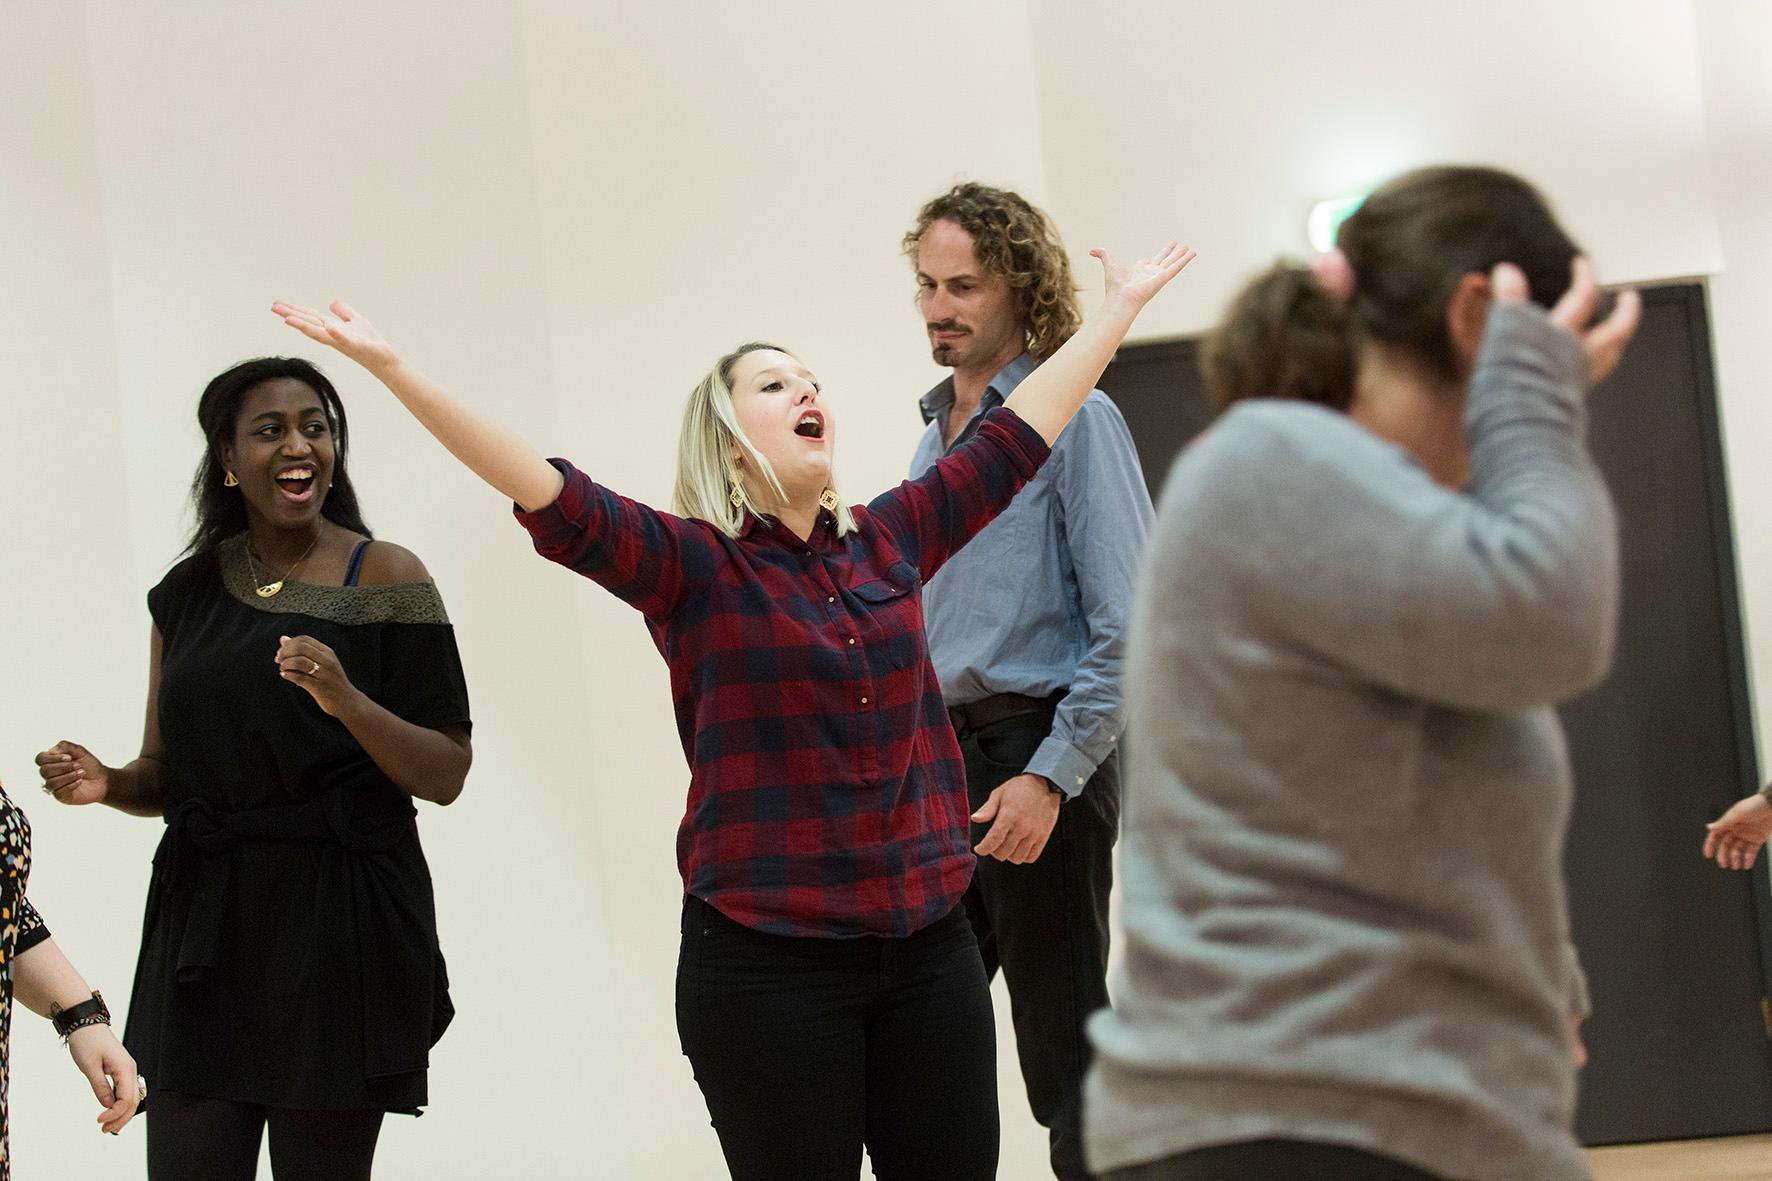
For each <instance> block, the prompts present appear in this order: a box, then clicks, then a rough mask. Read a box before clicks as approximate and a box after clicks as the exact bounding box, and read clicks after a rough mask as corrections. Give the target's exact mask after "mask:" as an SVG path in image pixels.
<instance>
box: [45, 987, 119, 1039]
mask: <svg viewBox="0 0 1772 1181" xmlns="http://www.w3.org/2000/svg"><path fill="white" fill-rule="evenodd" d="M49 1020H50V1022H51V1023H52V1024H53V1025H54V1026H55V1032H56V1033H57V1034H58V1035H59V1036H60V1037H61V1039H62V1041H64V1042H65V1041H67V1040H68V1035H69V1034H71V1033H73V1032H74V1031H75V1030H76V1029H85V1028H86V1027H87V1026H88V1025H109V1024H110V1023H111V1010H110V1009H109V1008H108V1007H106V1005H105V998H104V997H103V996H101V995H99V994H98V993H97V992H96V991H95V992H94V993H93V994H92V999H90V1000H84V1001H81V1002H80V1003H79V1004H77V1005H69V1006H68V1007H67V1008H65V1009H64V1008H62V1007H61V1006H60V1005H51V1006H49Z"/></svg>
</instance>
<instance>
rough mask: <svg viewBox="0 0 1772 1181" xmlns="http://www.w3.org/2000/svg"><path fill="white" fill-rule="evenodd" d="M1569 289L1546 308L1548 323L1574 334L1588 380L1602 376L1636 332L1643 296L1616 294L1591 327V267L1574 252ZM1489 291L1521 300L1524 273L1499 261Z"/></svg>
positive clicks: (1499, 298) (1595, 291) (1594, 300)
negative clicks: (1604, 314)
mask: <svg viewBox="0 0 1772 1181" xmlns="http://www.w3.org/2000/svg"><path fill="white" fill-rule="evenodd" d="M1570 276H1571V277H1570V282H1569V290H1567V291H1565V292H1564V293H1563V298H1562V299H1559V300H1558V301H1557V306H1556V307H1554V308H1552V309H1551V311H1550V319H1551V323H1553V324H1555V325H1556V326H1557V327H1559V328H1562V329H1563V330H1565V331H1567V332H1570V333H1572V334H1574V336H1575V339H1576V340H1579V341H1580V342H1581V347H1582V348H1583V349H1585V350H1587V379H1588V381H1589V382H1590V383H1592V384H1598V383H1599V382H1602V381H1604V380H1606V377H1607V376H1608V375H1609V374H1610V373H1611V372H1612V371H1613V370H1614V369H1616V368H1618V362H1619V359H1620V358H1621V357H1623V356H1624V346H1625V345H1627V344H1629V343H1630V338H1631V337H1632V336H1633V335H1635V334H1636V331H1637V322H1638V321H1639V320H1641V319H1642V316H1643V300H1642V297H1641V296H1639V295H1638V294H1637V293H1636V292H1635V291H1626V292H1625V293H1624V294H1622V295H1620V296H1619V297H1618V303H1617V305H1616V306H1614V307H1613V309H1612V314H1611V315H1609V316H1607V317H1606V318H1605V319H1604V320H1601V321H1600V322H1599V323H1598V324H1595V325H1593V326H1592V327H1591V328H1590V327H1589V326H1588V321H1590V320H1592V319H1593V318H1594V308H1595V307H1596V306H1597V305H1598V303H1599V298H1600V293H1599V288H1598V287H1597V286H1596V285H1595V284H1594V269H1593V267H1592V266H1591V265H1589V263H1588V261H1587V259H1585V258H1583V257H1581V256H1579V255H1577V256H1576V258H1575V261H1574V262H1573V263H1571V264H1570ZM1489 285H1490V291H1491V293H1492V295H1493V297H1494V299H1495V302H1496V303H1524V302H1525V301H1526V300H1527V299H1528V298H1529V297H1530V296H1531V291H1530V290H1529V289H1528V284H1527V282H1526V273H1525V272H1524V271H1522V270H1520V268H1519V267H1517V266H1515V265H1514V264H1513V263H1511V262H1504V263H1501V264H1500V265H1499V266H1497V267H1496V268H1495V270H1494V271H1493V272H1491V274H1490V277H1489Z"/></svg>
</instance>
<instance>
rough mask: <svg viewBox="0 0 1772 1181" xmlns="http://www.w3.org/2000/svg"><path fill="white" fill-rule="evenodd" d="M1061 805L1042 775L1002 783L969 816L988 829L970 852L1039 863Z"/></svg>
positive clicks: (1024, 776) (1011, 860)
mask: <svg viewBox="0 0 1772 1181" xmlns="http://www.w3.org/2000/svg"><path fill="white" fill-rule="evenodd" d="M1063 802H1064V797H1063V796H1061V795H1059V794H1058V793H1057V792H1055V791H1053V790H1052V787H1051V785H1050V784H1049V783H1047V782H1046V779H1045V778H1044V777H1043V776H1040V775H1017V776H1016V777H1015V778H1014V779H1010V780H1007V781H1005V782H1004V783H1003V785H1002V786H1001V787H999V788H997V790H996V791H993V792H992V793H991V796H990V799H988V800H986V801H985V802H984V806H983V807H982V808H980V809H979V810H978V811H976V812H974V813H973V814H972V819H973V820H974V821H975V822H977V823H979V824H989V825H990V826H991V830H990V831H989V832H987V833H985V834H984V840H982V841H980V842H978V847H977V848H976V849H974V850H973V852H975V853H977V854H978V855H979V856H980V857H995V858H996V859H997V860H998V861H1007V862H1010V863H1011V864H1014V865H1027V864H1028V863H1030V862H1032V861H1037V860H1039V857H1040V854H1041V853H1043V852H1045V850H1046V842H1047V840H1048V839H1050V838H1051V836H1052V826H1053V825H1055V824H1057V823H1058V806H1059V805H1060V804H1061V803H1063Z"/></svg>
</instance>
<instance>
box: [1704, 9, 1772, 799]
mask: <svg viewBox="0 0 1772 1181" xmlns="http://www.w3.org/2000/svg"><path fill="white" fill-rule="evenodd" d="M1693 11H1694V13H1695V14H1696V17H1697V27H1698V33H1699V49H1700V59H1701V61H1702V62H1703V73H1704V94H1705V114H1706V118H1707V120H1708V127H1709V142H1710V146H1711V153H1710V167H1711V179H1712V182H1713V185H1714V187H1715V191H1716V202H1717V223H1718V228H1719V231H1720V234H1721V238H1722V242H1723V253H1724V266H1723V268H1722V273H1721V274H1718V275H1716V276H1714V277H1713V278H1712V279H1711V280H1710V306H1711V316H1712V320H1711V328H1712V332H1713V340H1714V344H1715V347H1716V361H1717V384H1718V390H1719V395H1720V397H1721V401H1722V419H1723V432H1724V437H1723V442H1724V449H1725V451H1726V453H1727V462H1728V468H1729V489H1730V496H1731V499H1732V501H1733V509H1734V514H1735V517H1734V519H1735V547H1736V548H1735V553H1736V559H1737V561H1738V563H1739V569H1740V574H1741V590H1742V600H1743V602H1744V604H1745V614H1746V617H1747V626H1748V658H1749V666H1750V669H1751V671H1752V672H1753V675H1754V680H1755V683H1756V684H1757V685H1758V686H1761V687H1764V686H1767V685H1772V536H1769V535H1768V533H1767V531H1766V528H1765V522H1766V521H1768V520H1772V466H1769V465H1768V464H1767V463H1766V453H1765V449H1766V442H1767V440H1768V439H1772V400H1769V399H1768V393H1769V392H1772V352H1769V351H1768V350H1767V348H1766V333H1767V328H1768V326H1772V72H1769V71H1768V70H1767V69H1766V62H1765V55H1764V52H1763V50H1764V48H1765V46H1767V45H1772V6H1768V5H1766V4H1764V3H1761V2H1759V0H1699V2H1698V3H1696V4H1694V5H1693ZM1756 58H1757V59H1758V60H1755V59H1756ZM1758 705H1759V709H1758V720H1759V733H1760V734H1761V735H1768V734H1772V694H1764V693H1762V694H1760V695H1759V701H1758ZM1761 766H1762V767H1764V766H1765V759H1764V757H1762V759H1761Z"/></svg>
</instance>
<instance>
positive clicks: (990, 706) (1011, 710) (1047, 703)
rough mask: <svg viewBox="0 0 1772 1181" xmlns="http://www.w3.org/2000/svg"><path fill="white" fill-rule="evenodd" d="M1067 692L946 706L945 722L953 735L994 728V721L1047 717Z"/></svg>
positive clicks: (1015, 695)
mask: <svg viewBox="0 0 1772 1181" xmlns="http://www.w3.org/2000/svg"><path fill="white" fill-rule="evenodd" d="M1067 692H1069V690H1066V689H1060V690H1059V691H1058V692H1056V693H1054V694H1052V695H1051V696H1049V697H1029V696H1027V695H1026V694H1024V693H997V694H994V695H993V696H990V697H986V698H984V699H983V700H980V701H969V702H967V703H966V704H965V705H950V706H948V719H949V720H950V721H952V722H953V723H954V730H955V732H956V733H961V734H963V733H965V732H967V731H969V730H982V729H984V728H985V727H986V726H994V725H996V724H997V723H998V722H1006V721H1008V720H1009V719H1010V718H1019V717H1025V716H1026V715H1028V714H1045V715H1050V714H1051V713H1052V711H1053V710H1055V709H1057V708H1058V703H1059V702H1060V701H1063V700H1064V695H1065V694H1066V693H1067Z"/></svg>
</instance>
